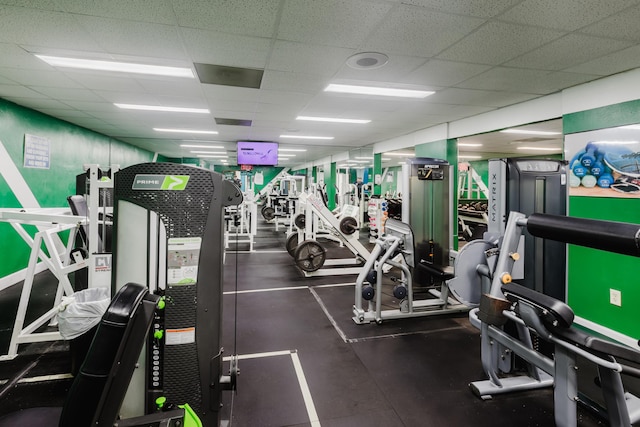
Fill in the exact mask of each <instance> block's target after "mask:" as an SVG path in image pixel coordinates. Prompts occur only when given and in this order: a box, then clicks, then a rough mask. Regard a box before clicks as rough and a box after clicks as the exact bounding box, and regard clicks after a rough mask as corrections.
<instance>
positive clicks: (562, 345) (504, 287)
mask: <svg viewBox="0 0 640 427" xmlns="http://www.w3.org/2000/svg"><path fill="white" fill-rule="evenodd" d="M525 230H526V231H527V232H528V233H529V234H530V235H531V236H533V237H535V238H538V239H543V240H545V241H547V240H553V241H557V242H561V243H563V244H566V243H570V244H575V245H580V246H586V247H590V248H595V249H600V250H604V251H609V252H615V253H619V254H624V255H630V256H635V257H640V225H636V224H626V223H618V222H611V221H598V220H591V219H583V218H570V217H565V216H558V215H549V214H532V215H531V216H529V217H528V218H527V217H526V216H525V215H524V214H521V213H519V212H511V213H510V214H509V219H508V222H507V225H506V229H505V233H504V236H503V238H502V243H501V245H500V247H499V253H498V255H497V260H496V261H495V267H493V268H490V267H489V265H493V263H492V262H489V263H488V264H484V265H479V266H478V267H477V271H478V272H479V274H481V275H482V277H483V295H482V298H481V301H480V307H479V308H476V309H473V310H472V311H470V312H469V320H470V321H471V323H472V324H473V325H474V326H476V327H477V328H478V329H480V330H481V332H482V338H481V357H482V366H483V369H484V371H485V373H486V375H487V377H488V379H487V380H483V381H476V382H473V383H471V384H470V387H471V389H472V391H473V392H474V393H475V394H476V395H478V396H479V397H481V398H483V399H489V398H491V397H492V396H493V395H496V394H503V393H510V392H515V391H525V390H533V389H539V388H544V387H551V386H552V385H553V387H554V408H555V411H554V412H555V421H556V425H557V426H559V427H565V426H575V425H576V424H577V413H576V405H577V402H578V401H580V395H579V393H578V386H577V372H576V370H577V366H576V360H577V358H578V357H582V358H585V359H586V360H587V361H589V362H591V363H594V364H595V365H596V366H597V368H598V374H599V381H600V385H601V389H602V395H603V397H604V401H605V403H606V413H607V417H608V419H609V423H610V425H612V426H623V427H630V426H631V424H633V423H636V422H638V421H640V399H638V398H637V397H636V396H634V395H632V394H630V393H625V390H624V387H623V383H622V378H621V374H626V375H630V376H633V377H640V369H638V366H640V351H639V349H638V348H631V347H628V346H624V345H621V344H618V343H615V342H612V341H609V340H606V339H601V338H599V337H597V336H594V335H591V334H589V333H587V332H584V331H583V330H580V329H577V328H574V327H573V326H572V324H573V318H574V315H573V311H572V310H571V308H570V307H569V306H567V305H566V304H565V303H563V302H562V301H560V300H558V299H556V298H553V297H551V296H548V295H545V294H542V293H540V292H537V291H535V290H532V289H530V288H528V287H525V286H521V285H518V284H515V283H513V282H512V280H513V277H512V274H511V273H512V271H513V268H514V264H515V262H516V261H517V260H518V259H519V257H520V256H519V253H518V246H519V242H520V236H521V235H522V233H523V232H524V231H525ZM508 324H510V325H512V326H514V327H515V332H514V331H513V328H511V330H509V329H508V328H507V325H508ZM534 336H535V337H538V338H539V339H540V340H543V341H544V342H547V343H549V344H551V345H552V346H553V356H549V355H546V354H543V353H542V352H540V351H538V349H537V348H536V346H535V345H534V344H533V340H532V337H534ZM514 355H515V356H518V357H519V358H521V359H522V360H523V361H524V362H526V369H525V370H523V371H524V373H521V374H515V373H514V372H513V371H512V370H513V366H514V363H513V362H514V360H513V359H514Z"/></svg>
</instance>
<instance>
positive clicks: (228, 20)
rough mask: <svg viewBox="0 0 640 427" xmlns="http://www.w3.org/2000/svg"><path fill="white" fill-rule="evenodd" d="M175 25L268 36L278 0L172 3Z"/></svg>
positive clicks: (277, 6)
mask: <svg viewBox="0 0 640 427" xmlns="http://www.w3.org/2000/svg"><path fill="white" fill-rule="evenodd" d="M171 3H172V4H173V9H174V11H175V13H176V16H177V19H178V24H179V25H180V26H182V27H188V28H201V29H205V30H213V31H220V32H224V33H232V34H244V35H248V36H256V37H271V36H272V35H273V33H274V31H275V26H276V22H277V18H278V9H279V5H280V0H233V5H231V2H230V1H228V0H189V1H184V0H171Z"/></svg>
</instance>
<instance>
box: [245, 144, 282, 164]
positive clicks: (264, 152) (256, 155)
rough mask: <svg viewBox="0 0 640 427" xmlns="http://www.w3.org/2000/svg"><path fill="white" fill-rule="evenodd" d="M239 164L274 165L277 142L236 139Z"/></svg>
mask: <svg viewBox="0 0 640 427" xmlns="http://www.w3.org/2000/svg"><path fill="white" fill-rule="evenodd" d="M237 149H238V150H237V154H238V164H239V165H257V166H276V165H277V164H278V143H277V142H253V141H238V147H237Z"/></svg>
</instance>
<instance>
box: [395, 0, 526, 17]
mask: <svg viewBox="0 0 640 427" xmlns="http://www.w3.org/2000/svg"><path fill="white" fill-rule="evenodd" d="M521 1H522V0H492V1H469V0H403V3H406V4H413V5H416V6H423V7H427V8H429V9H434V10H439V11H441V12H448V13H456V14H459V15H469V16H478V17H480V18H492V17H494V16H496V15H499V14H500V13H502V12H503V11H504V10H506V9H509V8H510V7H512V6H514V5H516V4H518V3H520V2H521Z"/></svg>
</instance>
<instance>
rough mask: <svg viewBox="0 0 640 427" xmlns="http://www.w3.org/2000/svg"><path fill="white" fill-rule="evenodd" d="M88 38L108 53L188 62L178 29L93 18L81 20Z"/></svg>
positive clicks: (79, 19)
mask: <svg viewBox="0 0 640 427" xmlns="http://www.w3.org/2000/svg"><path fill="white" fill-rule="evenodd" d="M77 20H78V22H79V23H80V25H82V26H83V27H84V28H85V30H86V31H87V34H90V35H91V37H92V38H93V39H95V40H98V42H99V43H100V45H101V46H102V47H103V48H104V50H105V51H106V52H109V53H113V54H118V55H131V56H140V53H141V52H144V56H145V57H153V58H171V59H174V60H175V59H181V60H186V59H188V58H187V55H186V53H185V50H184V49H183V47H182V41H181V39H180V36H179V34H178V31H177V29H176V27H175V26H172V25H162V24H152V23H147V22H134V21H125V20H116V19H108V18H96V17H92V16H78V17H77Z"/></svg>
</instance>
